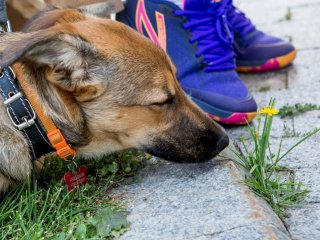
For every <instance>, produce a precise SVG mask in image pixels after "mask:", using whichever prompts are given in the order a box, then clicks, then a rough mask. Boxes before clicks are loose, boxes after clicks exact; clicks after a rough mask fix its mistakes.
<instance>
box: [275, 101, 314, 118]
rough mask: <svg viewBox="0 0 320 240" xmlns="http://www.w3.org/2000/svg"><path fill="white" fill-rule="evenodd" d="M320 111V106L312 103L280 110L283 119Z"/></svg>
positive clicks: (285, 107) (287, 106)
mask: <svg viewBox="0 0 320 240" xmlns="http://www.w3.org/2000/svg"><path fill="white" fill-rule="evenodd" d="M315 110H320V105H317V104H312V103H305V104H302V103H297V104H295V105H293V106H289V105H286V106H283V107H281V108H280V109H279V116H280V117H281V118H285V117H294V116H297V115H299V114H301V113H304V112H309V111H315Z"/></svg>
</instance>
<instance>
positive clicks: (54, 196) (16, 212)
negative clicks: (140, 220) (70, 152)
mask: <svg viewBox="0 0 320 240" xmlns="http://www.w3.org/2000/svg"><path fill="white" fill-rule="evenodd" d="M146 159H147V156H146V155H145V154H144V153H142V152H139V151H136V150H128V151H125V152H121V153H116V154H112V155H109V156H106V157H101V158H96V159H92V160H90V161H87V160H83V159H77V164H79V165H80V164H86V166H87V168H88V173H89V183H88V184H86V185H83V186H80V187H79V188H75V189H73V190H72V191H71V192H70V193H68V192H67V191H66V186H65V184H64V183H63V182H62V180H61V179H62V177H63V175H64V173H65V172H67V171H68V167H67V164H66V162H64V161H63V160H61V159H58V158H54V157H51V158H50V159H47V161H45V166H44V169H43V172H42V175H43V177H42V181H41V184H40V182H38V181H37V180H35V177H34V174H33V175H32V176H31V177H29V178H28V179H27V180H26V181H25V182H24V183H23V184H21V185H19V186H17V187H16V189H15V190H13V191H12V192H11V193H9V194H7V195H6V196H5V197H3V198H2V199H0V201H1V202H0V239H28V240H29V239H57V240H58V239H59V240H64V239H75V240H78V239H111V238H113V237H117V236H119V235H120V234H122V233H123V232H124V231H125V229H126V227H127V225H128V224H127V220H126V214H125V211H123V209H122V208H121V207H120V206H119V205H118V204H119V203H118V204H117V203H116V202H115V201H113V200H112V199H110V198H109V197H108V192H107V191H108V189H110V187H112V186H113V185H114V184H116V183H120V182H123V180H125V179H128V178H127V177H128V176H134V173H135V172H136V170H137V169H139V168H140V167H141V166H143V165H144V163H145V160H146Z"/></svg>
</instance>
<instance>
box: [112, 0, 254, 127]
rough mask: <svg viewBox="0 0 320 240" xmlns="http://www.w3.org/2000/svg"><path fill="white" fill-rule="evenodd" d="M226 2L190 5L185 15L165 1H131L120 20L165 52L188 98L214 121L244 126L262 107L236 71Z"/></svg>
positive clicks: (203, 1)
mask: <svg viewBox="0 0 320 240" xmlns="http://www.w3.org/2000/svg"><path fill="white" fill-rule="evenodd" d="M226 7H227V3H226V2H220V1H219V2H212V1H211V0H200V1H199V0H187V1H186V2H185V8H184V10H181V9H180V8H179V7H178V6H176V5H175V4H173V3H172V2H168V1H164V0H129V1H127V2H126V8H125V10H124V11H123V12H121V13H119V14H117V20H118V21H121V22H123V23H125V24H127V25H129V26H130V27H132V28H134V29H136V30H137V31H139V32H140V33H142V34H144V35H145V36H147V37H148V38H150V39H151V40H152V41H153V42H155V43H156V44H157V45H159V46H160V47H162V48H163V49H164V50H165V51H166V52H167V53H168V54H169V56H170V57H171V59H172V61H173V62H174V64H175V65H176V68H177V70H178V74H177V78H178V80H179V82H180V84H181V86H182V88H183V90H184V91H185V92H186V94H187V95H188V96H189V97H190V98H191V99H192V100H193V101H194V102H195V103H196V104H198V106H200V107H201V108H202V109H203V110H204V111H206V112H207V113H208V114H209V115H210V116H211V117H212V118H213V119H215V120H217V121H219V122H223V123H228V124H245V123H246V122H250V121H252V119H253V118H254V117H255V116H256V112H257V104H256V102H255V100H254V99H253V97H252V96H251V95H250V93H249V92H248V90H247V88H246V86H245V85H244V84H243V82H242V81H241V80H240V79H239V76H238V74H237V72H236V71H235V60H234V59H235V58H234V52H233V47H232V44H233V34H232V32H231V31H230V26H229V25H228V22H227V17H226V14H225V12H226Z"/></svg>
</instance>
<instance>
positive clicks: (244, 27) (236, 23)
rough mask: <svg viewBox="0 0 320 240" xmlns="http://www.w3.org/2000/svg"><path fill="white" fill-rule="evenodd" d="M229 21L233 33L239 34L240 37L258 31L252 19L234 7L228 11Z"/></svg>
mask: <svg viewBox="0 0 320 240" xmlns="http://www.w3.org/2000/svg"><path fill="white" fill-rule="evenodd" d="M228 20H229V22H230V23H231V26H232V28H233V31H235V32H237V33H239V35H240V37H243V36H245V35H247V34H249V33H251V32H253V31H254V30H256V28H255V26H254V25H253V24H252V22H251V21H250V19H249V18H247V17H246V15H245V14H244V13H243V12H241V11H240V10H239V9H237V8H236V7H234V6H233V5H231V7H230V9H229V10H228Z"/></svg>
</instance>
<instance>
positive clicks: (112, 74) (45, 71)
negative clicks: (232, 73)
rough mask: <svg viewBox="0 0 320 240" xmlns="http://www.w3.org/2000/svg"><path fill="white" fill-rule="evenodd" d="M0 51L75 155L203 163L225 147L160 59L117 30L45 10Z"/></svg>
mask: <svg viewBox="0 0 320 240" xmlns="http://www.w3.org/2000/svg"><path fill="white" fill-rule="evenodd" d="M0 49H1V51H2V54H1V59H0V65H1V66H8V65H10V64H13V63H17V62H18V63H19V65H18V67H16V71H17V73H18V77H22V76H23V77H25V78H26V80H27V82H28V83H29V84H30V86H31V88H32V89H33V90H34V92H35V95H36V97H37V98H38V101H40V102H41V103H42V105H43V108H44V110H45V112H46V113H47V114H48V115H49V116H50V117H51V118H52V119H53V121H54V122H55V123H56V125H57V126H58V127H59V128H60V129H61V130H62V132H63V134H64V135H65V137H66V138H67V140H68V141H69V143H71V144H72V145H73V146H74V147H75V148H76V149H77V150H78V153H80V154H82V155H97V154H105V153H108V152H111V151H116V150H121V149H126V148H139V149H143V150H145V151H147V152H149V153H151V154H154V155H156V156H160V157H163V158H164V159H167V160H170V161H176V162H202V161H206V160H209V159H211V158H212V157H214V156H215V155H217V154H218V153H219V152H220V151H221V150H222V149H224V148H225V147H226V146H227V145H228V137H227V135H226V133H225V132H224V130H223V129H222V128H221V127H220V126H219V125H218V124H216V123H214V122H213V121H212V120H211V119H210V118H209V117H207V116H206V114H205V113H204V112H203V111H202V110H200V109H199V108H198V107H197V106H196V105H195V104H194V103H192V102H191V101H190V100H189V99H188V98H187V96H186V95H185V94H184V92H183V90H182V89H181V87H180V86H179V83H178V81H177V79H176V69H175V67H174V66H173V64H172V63H171V61H170V59H169V58H168V56H167V55H166V54H165V52H164V51H163V50H162V49H160V47H157V46H156V45H154V44H153V43H152V42H151V41H150V40H148V39H147V38H145V37H143V36H141V35H140V34H139V33H137V32H135V31H134V30H132V29H130V28H128V27H126V26H125V25H123V24H121V23H118V22H115V21H112V20H107V19H101V18H95V17H90V16H86V15H85V14H83V13H81V12H78V11H76V10H59V9H58V10H52V11H49V12H47V13H44V14H42V15H41V16H40V17H38V18H36V19H34V20H33V22H32V23H31V25H29V32H27V33H8V34H5V35H2V36H0ZM16 66H17V65H16ZM17 69H20V70H17Z"/></svg>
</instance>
